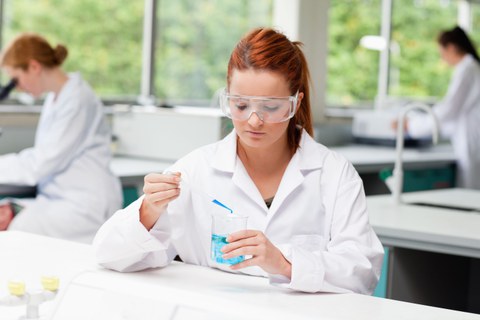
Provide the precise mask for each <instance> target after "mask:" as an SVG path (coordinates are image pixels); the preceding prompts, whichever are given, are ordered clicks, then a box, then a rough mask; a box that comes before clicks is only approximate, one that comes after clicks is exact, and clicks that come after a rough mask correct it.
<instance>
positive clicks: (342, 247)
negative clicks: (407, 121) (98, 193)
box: [94, 131, 383, 294]
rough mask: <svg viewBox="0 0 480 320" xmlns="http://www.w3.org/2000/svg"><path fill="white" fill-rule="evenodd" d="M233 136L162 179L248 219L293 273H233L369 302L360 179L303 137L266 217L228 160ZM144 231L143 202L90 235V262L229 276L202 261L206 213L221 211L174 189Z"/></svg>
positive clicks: (236, 162) (375, 246) (375, 274)
mask: <svg viewBox="0 0 480 320" xmlns="http://www.w3.org/2000/svg"><path fill="white" fill-rule="evenodd" d="M236 139H237V135H236V133H235V131H233V132H232V133H230V135H228V136H227V137H226V138H224V139H223V140H222V141H220V142H217V143H215V144H212V145H208V146H205V147H203V148H200V149H197V150H195V151H193V152H192V153H190V154H189V155H187V156H185V157H184V158H182V159H180V160H179V161H178V162H177V163H176V164H175V165H173V167H172V168H170V169H169V171H174V172H176V171H179V172H181V173H182V179H185V180H186V181H188V183H189V184H190V185H194V186H195V187H196V188H197V189H201V190H203V191H204V192H206V193H207V194H210V195H212V196H213V197H215V198H216V199H217V200H219V201H220V202H222V203H224V204H225V205H227V206H228V207H230V208H231V209H233V211H234V213H237V214H240V215H246V216H248V225H247V228H248V229H253V230H260V231H262V232H263V233H264V234H265V235H266V237H267V238H268V239H269V240H270V241H271V242H272V243H273V244H274V245H275V246H276V247H277V248H279V249H280V251H281V252H282V254H283V255H284V256H285V258H286V259H287V260H288V261H289V262H290V263H291V265H292V278H291V281H290V279H287V278H286V277H284V276H278V275H273V274H267V273H266V272H265V271H263V270H262V269H261V268H259V267H257V266H255V267H248V268H245V269H241V270H239V271H238V273H244V274H249V275H257V276H264V277H269V278H270V283H272V284H275V285H279V286H283V287H287V288H291V289H294V290H299V291H305V292H320V291H325V292H358V293H364V294H371V293H372V292H373V290H374V288H375V286H376V284H377V281H378V278H379V275H380V271H381V265H382V257H383V248H382V245H381V244H380V242H379V240H378V238H377V236H376V235H375V233H374V231H373V229H372V228H371V226H370V224H369V221H368V215H367V208H366V200H365V194H364V190H363V184H362V180H361V179H360V177H359V176H358V174H357V172H356V171H355V169H354V168H353V166H352V165H351V164H350V163H349V162H348V161H347V160H345V159H344V158H343V157H341V156H339V155H338V154H336V153H334V152H332V151H330V150H328V149H327V148H326V147H324V146H323V145H321V144H318V143H316V142H315V141H314V140H313V139H312V138H311V137H310V136H309V135H308V133H306V131H303V134H302V139H301V141H300V147H299V148H298V149H297V151H296V153H295V155H294V156H293V157H292V159H291V160H290V163H289V165H288V167H287V169H286V171H285V173H284V175H283V178H282V181H281V183H280V186H279V188H278V191H277V193H276V195H275V197H274V200H273V202H272V204H271V207H270V209H268V208H267V206H266V204H265V201H264V199H262V196H261V194H260V192H259V190H258V189H257V188H256V186H255V184H254V183H253V181H252V180H251V178H250V177H249V175H248V173H247V171H246V170H245V168H244V166H243V164H242V162H241V161H240V159H239V158H238V156H237V154H236V148H237V140H236ZM181 188H182V189H181V192H180V196H179V197H178V198H177V199H175V200H173V201H172V202H171V203H170V204H169V205H168V207H167V210H166V212H164V213H163V214H162V215H161V216H160V218H159V219H158V221H157V222H156V224H155V225H154V226H153V228H152V229H151V230H150V231H147V229H145V227H144V226H143V225H142V224H141V223H140V221H139V209H140V206H141V203H142V200H143V197H141V198H140V199H138V200H137V201H136V202H134V203H132V204H131V205H130V206H129V207H127V208H125V209H123V210H120V211H118V212H117V213H115V215H114V216H113V217H112V218H111V219H110V220H109V221H107V222H106V223H105V224H104V225H103V226H102V227H101V229H100V230H99V231H98V233H97V235H96V237H95V240H94V247H95V252H96V257H97V260H98V262H99V263H100V264H101V265H103V266H105V267H107V268H110V269H114V270H118V271H136V270H142V269H146V268H152V267H162V266H166V265H167V264H169V263H170V262H171V261H172V259H173V258H174V257H175V255H177V254H178V255H179V256H180V258H181V259H182V260H183V261H184V262H186V263H190V264H196V265H201V266H209V267H215V268H220V269H223V270H226V271H231V270H230V269H229V267H228V266H226V265H221V264H216V263H215V262H213V261H212V259H211V258H210V243H211V214H212V213H218V210H221V211H223V212H224V213H223V214H229V213H228V211H226V210H223V209H221V208H220V207H219V206H216V205H215V204H212V203H211V202H210V201H209V199H207V198H205V197H202V196H201V195H199V194H198V193H195V192H194V193H192V192H191V190H189V188H188V186H181Z"/></svg>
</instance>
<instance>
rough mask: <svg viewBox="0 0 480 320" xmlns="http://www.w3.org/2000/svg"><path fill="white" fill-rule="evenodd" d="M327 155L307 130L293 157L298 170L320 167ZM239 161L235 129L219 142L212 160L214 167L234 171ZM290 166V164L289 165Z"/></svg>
mask: <svg viewBox="0 0 480 320" xmlns="http://www.w3.org/2000/svg"><path fill="white" fill-rule="evenodd" d="M325 155H326V148H325V147H324V146H321V147H320V148H319V145H318V143H317V142H316V141H315V140H313V138H312V137H311V136H310V135H309V134H308V133H307V132H306V131H305V130H303V132H302V137H301V139H300V143H299V148H298V149H297V151H296V152H295V154H294V155H293V157H292V160H291V161H290V162H292V161H293V160H294V159H295V158H298V160H295V161H296V167H297V169H298V170H313V169H319V168H321V167H322V165H323V158H324V157H325ZM236 161H237V133H236V131H235V129H234V130H232V132H230V134H228V135H227V136H226V137H225V138H224V139H223V140H221V141H220V142H219V143H218V146H217V150H216V151H215V157H214V160H213V162H212V167H213V168H214V169H217V170H220V171H223V172H231V173H233V172H234V171H235V168H236ZM289 166H290V165H289Z"/></svg>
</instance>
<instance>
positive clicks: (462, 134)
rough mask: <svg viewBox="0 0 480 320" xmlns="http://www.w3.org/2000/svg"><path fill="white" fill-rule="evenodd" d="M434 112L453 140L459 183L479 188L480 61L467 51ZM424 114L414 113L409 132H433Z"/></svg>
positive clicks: (414, 133) (418, 135)
mask: <svg viewBox="0 0 480 320" xmlns="http://www.w3.org/2000/svg"><path fill="white" fill-rule="evenodd" d="M432 110H433V112H434V114H435V115H436V117H437V119H438V121H439V123H440V132H441V134H442V135H443V136H444V137H447V138H449V139H450V140H451V142H452V146H453V149H454V152H455V156H456V160H457V169H458V170H457V186H458V187H463V188H470V189H480V64H479V63H478V62H477V61H476V60H475V59H474V58H473V57H472V56H471V55H466V56H465V57H464V58H463V59H462V61H460V62H459V63H458V64H457V65H456V66H455V70H454V72H453V76H452V79H451V81H450V85H449V87H448V91H447V94H446V95H445V97H444V98H443V99H442V101H440V102H439V103H438V104H437V105H435V106H434V107H433V109H432ZM431 130H432V123H431V119H429V118H428V117H427V116H425V115H423V114H422V115H417V116H414V117H411V118H410V119H409V123H408V132H409V134H410V135H411V136H412V137H415V138H419V137H425V136H428V135H431V132H432V131H431Z"/></svg>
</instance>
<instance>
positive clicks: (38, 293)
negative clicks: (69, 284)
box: [0, 276, 59, 320]
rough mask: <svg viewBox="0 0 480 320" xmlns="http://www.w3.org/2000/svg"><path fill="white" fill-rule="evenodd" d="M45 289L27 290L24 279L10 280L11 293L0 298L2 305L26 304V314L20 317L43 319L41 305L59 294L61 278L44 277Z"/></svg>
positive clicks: (27, 319)
mask: <svg viewBox="0 0 480 320" xmlns="http://www.w3.org/2000/svg"><path fill="white" fill-rule="evenodd" d="M41 283H42V287H43V290H35V291H31V292H27V291H26V289H25V283H24V282H23V281H15V280H12V281H9V283H8V290H9V292H10V295H7V296H5V297H2V298H0V306H10V307H14V306H21V305H25V306H26V315H25V317H21V318H20V319H22V320H23V319H26V320H29V319H31V320H34V319H41V318H40V312H39V307H40V304H42V303H43V302H46V301H49V300H53V299H54V298H55V297H56V296H57V292H58V285H59V280H58V278H57V277H46V276H45V277H42V278H41Z"/></svg>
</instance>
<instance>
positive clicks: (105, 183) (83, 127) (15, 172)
mask: <svg viewBox="0 0 480 320" xmlns="http://www.w3.org/2000/svg"><path fill="white" fill-rule="evenodd" d="M110 140H111V135H110V130H109V128H108V125H107V123H106V122H105V118H104V113H103V106H102V104H101V102H100V101H99V100H98V98H97V97H96V96H95V94H94V93H93V91H92V89H91V88H90V86H89V85H88V84H87V83H86V82H85V81H84V80H83V79H82V78H81V76H80V74H78V73H74V74H69V79H68V81H67V82H66V83H65V85H64V86H63V87H62V89H61V91H60V93H59V94H58V96H56V97H55V96H54V94H53V93H50V94H48V95H47V97H46V99H45V103H44V106H43V109H42V113H41V116H40V120H39V123H38V127H37V131H36V136H35V143H34V146H33V147H32V148H28V149H25V150H23V151H21V152H19V153H16V154H7V155H3V156H0V183H1V184H14V185H28V186H35V185H36V186H37V196H36V198H35V199H34V200H33V201H27V202H25V204H26V207H25V208H24V209H23V210H22V211H20V213H18V214H17V215H16V217H15V218H14V219H13V221H12V222H11V223H10V225H9V227H8V229H9V230H21V231H26V232H33V233H38V234H42V235H46V236H52V237H57V238H63V239H68V240H74V241H80V242H85V243H91V241H92V239H93V237H94V235H95V233H96V231H97V230H98V228H99V227H100V226H101V225H102V223H103V222H105V221H106V220H107V219H108V218H109V217H110V216H111V215H112V214H113V213H114V212H115V211H116V210H118V209H120V208H121V206H122V193H121V187H120V181H119V179H118V178H117V177H115V176H114V175H113V174H112V172H111V171H110V168H109V165H110V160H111V153H110ZM19 202H20V203H21V199H19Z"/></svg>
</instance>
